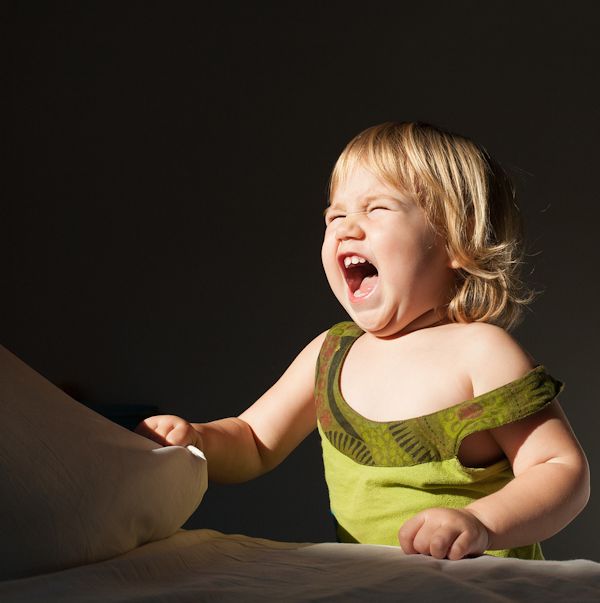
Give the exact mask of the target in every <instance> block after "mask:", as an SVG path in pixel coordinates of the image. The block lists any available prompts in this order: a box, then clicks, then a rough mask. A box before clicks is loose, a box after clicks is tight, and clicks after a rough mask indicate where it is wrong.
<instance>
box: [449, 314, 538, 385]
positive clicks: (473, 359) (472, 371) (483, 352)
mask: <svg viewBox="0 0 600 603" xmlns="http://www.w3.org/2000/svg"><path fill="white" fill-rule="evenodd" d="M457 337H458V339H459V340H460V342H459V343H460V346H461V350H462V353H461V357H462V358H463V360H464V363H465V370H466V372H467V373H468V375H469V377H470V379H471V383H472V385H473V395H474V396H478V395H480V394H483V393H486V392H488V391H490V390H493V389H496V388H498V387H501V386H502V385H505V384H507V383H510V382H511V381H514V380H515V379H519V378H520V377H522V376H523V375H525V374H526V373H528V372H529V371H530V370H531V369H532V368H533V367H534V366H535V361H534V360H533V358H532V357H531V356H530V355H529V354H528V353H527V351H526V350H524V349H523V347H522V346H521V345H520V344H519V342H518V341H517V340H516V339H515V338H514V337H513V336H512V335H511V334H510V333H508V332H507V331H505V330H504V329H503V328H501V327H498V326H496V325H492V324H488V323H484V322H474V323H469V324H463V325H460V328H459V329H457Z"/></svg>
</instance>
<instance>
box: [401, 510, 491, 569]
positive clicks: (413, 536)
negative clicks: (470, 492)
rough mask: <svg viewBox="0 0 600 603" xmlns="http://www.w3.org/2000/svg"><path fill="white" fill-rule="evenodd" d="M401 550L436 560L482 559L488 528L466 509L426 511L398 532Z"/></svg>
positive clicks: (487, 543)
mask: <svg viewBox="0 0 600 603" xmlns="http://www.w3.org/2000/svg"><path fill="white" fill-rule="evenodd" d="M398 540H399V541H400V546H401V547H402V550H403V551H404V552H405V553H406V554H408V555H411V554H414V553H422V554H424V555H431V556H432V557H435V558H436V559H444V558H446V557H447V558H448V559H462V558H463V557H465V556H467V555H481V554H482V553H483V552H484V551H485V550H486V549H487V548H488V547H489V543H490V535H489V533H488V530H487V528H486V527H485V526H484V525H483V523H481V521H479V519H477V517H475V515H473V513H471V512H470V511H467V510H466V509H446V508H433V509H426V510H425V511H421V513H417V515H415V516H414V517H411V518H410V519H409V520H408V521H407V522H406V523H405V524H404V525H403V526H402V527H401V528H400V531H399V532H398Z"/></svg>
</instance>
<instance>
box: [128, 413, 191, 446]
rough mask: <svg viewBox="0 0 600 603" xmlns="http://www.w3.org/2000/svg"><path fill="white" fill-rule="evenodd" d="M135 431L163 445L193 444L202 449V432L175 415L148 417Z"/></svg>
mask: <svg viewBox="0 0 600 603" xmlns="http://www.w3.org/2000/svg"><path fill="white" fill-rule="evenodd" d="M134 431H135V432H136V433H139V434H140V435H142V436H144V437H146V438H149V439H151V440H153V441H155V442H157V443H158V444H162V445H163V446H188V445H189V444H191V445H192V446H196V447H197V448H200V450H202V442H201V438H200V434H199V433H198V432H197V431H196V430H195V429H194V428H193V427H192V425H191V424H190V423H188V422H187V421H186V420H185V419H182V418H181V417H176V416H175V415H157V416H155V417H148V418H147V419H144V420H143V421H142V422H141V423H140V424H139V425H138V426H137V427H136V428H135V429H134Z"/></svg>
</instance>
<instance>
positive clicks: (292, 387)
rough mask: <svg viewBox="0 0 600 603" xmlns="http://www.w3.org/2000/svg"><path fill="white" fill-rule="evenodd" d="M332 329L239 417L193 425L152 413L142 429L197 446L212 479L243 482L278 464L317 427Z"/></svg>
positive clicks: (169, 440) (159, 437)
mask: <svg viewBox="0 0 600 603" xmlns="http://www.w3.org/2000/svg"><path fill="white" fill-rule="evenodd" d="M325 335H326V333H322V334H321V335H319V336H318V337H316V338H315V339H313V341H311V342H310V343H309V344H308V345H307V346H306V347H305V348H304V349H303V350H302V351H301V352H300V354H299V355H298V356H297V357H296V359H295V360H294V361H293V362H292V364H291V365H290V366H289V367H288V369H287V370H286V371H285V373H284V374H283V375H282V376H281V378H280V379H279V380H278V381H277V382H276V383H275V385H273V386H272V387H271V388H270V389H269V390H268V391H267V392H266V393H264V394H263V395H262V396H261V397H260V398H259V399H258V400H257V401H256V402H255V403H254V404H253V405H252V406H251V407H250V408H248V409H247V410H246V411H244V412H243V413H242V414H241V415H240V416H239V417H230V418H226V419H220V420H218V421H212V422H210V423H188V422H187V421H184V420H183V419H180V418H179V417H172V416H162V417H150V418H149V419H146V420H145V421H144V422H143V423H141V424H140V425H139V426H138V427H137V428H136V431H137V432H138V433H140V434H141V435H144V436H146V437H149V438H151V439H154V440H156V441H158V442H160V443H163V444H172V445H173V444H175V445H186V444H194V445H196V446H197V447H198V448H200V449H201V450H202V451H203V452H204V454H205V456H206V459H207V461H208V474H209V478H210V479H211V480H213V481H216V482H222V483H233V482H243V481H247V480H250V479H252V478H254V477H258V476H259V475H261V474H262V473H265V472H267V471H269V470H271V469H273V468H274V467H275V466H277V465H278V464H279V463H280V462H281V461H283V459H285V457H286V456H288V454H290V452H291V451H292V450H293V449H294V448H295V447H296V446H297V445H298V444H299V443H300V442H301V441H302V440H303V439H304V438H305V437H306V436H307V435H308V434H309V433H310V432H311V431H312V430H313V429H315V427H316V416H315V408H314V384H315V366H316V362H317V358H318V355H319V350H320V349H321V345H322V343H323V340H324V339H325Z"/></svg>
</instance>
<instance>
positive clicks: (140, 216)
mask: <svg viewBox="0 0 600 603" xmlns="http://www.w3.org/2000/svg"><path fill="white" fill-rule="evenodd" d="M594 6H595V3H593V2H569V3H560V4H558V3H557V4H555V5H553V4H550V3H542V2H528V3H523V2H485V3H484V2H452V3H445V2H425V3H421V4H419V6H418V7H417V6H415V4H414V3H408V2H368V3H361V4H360V5H355V6H354V5H351V4H349V3H347V2H326V3H320V2H319V3H317V2H302V3H299V2H298V3H265V2H260V3H258V2H257V3H241V2H240V3H217V2H206V3H183V2H166V1H165V2H123V3H107V2H99V1H98V2H73V3H61V2H50V3H37V2H36V3H26V2H21V3H5V4H3V8H2V17H3V21H4V24H5V25H6V26H7V27H6V30H7V33H6V36H7V37H5V40H7V41H8V43H9V45H10V50H9V55H8V56H9V59H10V65H9V72H8V78H9V81H8V86H7V87H6V88H5V91H4V92H3V94H5V95H6V97H5V99H4V100H5V102H6V101H7V107H6V110H5V111H4V114H5V117H6V118H7V119H6V124H5V132H6V135H4V136H3V137H2V138H3V139H4V141H5V142H6V143H8V144H6V147H5V148H6V151H7V155H6V157H5V160H4V161H3V165H4V167H5V175H4V176H3V178H2V185H3V188H4V194H3V199H2V205H1V211H2V213H1V216H0V224H1V226H0V228H1V231H0V235H1V241H2V249H1V258H2V297H1V299H2V302H1V303H2V307H1V312H0V332H1V334H2V339H3V343H4V345H6V346H7V347H8V348H9V349H11V350H12V351H14V352H15V353H16V354H18V355H19V356H20V357H22V358H23V359H24V360H25V361H26V362H28V363H29V364H31V365H32V366H33V367H34V368H36V369H37V370H39V371H40V372H41V373H42V374H44V375H45V376H47V377H48V378H49V379H50V380H52V381H53V382H55V383H57V384H60V385H63V386H65V387H66V388H67V389H68V390H69V391H71V392H73V393H74V394H75V395H76V397H78V398H79V399H80V400H82V401H85V402H86V403H88V404H99V403H104V404H122V403H138V404H155V405H158V406H159V408H160V411H161V412H164V413H173V414H179V415H182V416H184V417H186V418H188V419H189V420H193V421H205V420H212V419H216V418H220V417H224V416H230V415H236V414H239V413H240V412H241V411H242V410H243V409H244V408H246V406H248V405H249V404H250V403H251V402H253V401H254V400H255V399H256V398H257V397H258V396H259V395H260V394H262V392H263V391H264V390H266V389H267V388H268V387H269V386H270V385H271V384H272V383H273V382H274V381H275V380H276V379H277V378H278V376H279V375H280V374H281V373H282V371H283V370H284V369H285V368H286V366H287V365H288V364H289V362H291V360H292V359H293V358H294V356H295V355H296V354H297V353H298V351H299V350H300V349H301V348H302V347H303V346H304V345H305V344H306V343H307V342H308V341H309V340H310V339H312V338H313V337H314V336H315V335H316V334H318V333H319V332H321V331H322V330H324V329H325V328H327V327H328V326H329V325H331V324H332V323H333V322H335V321H337V320H340V319H344V318H345V315H344V312H343V310H342V309H341V308H340V307H338V305H337V302H336V300H335V299H334V298H333V295H332V294H331V293H330V292H329V290H328V285H327V283H326V280H325V277H324V275H323V273H322V270H321V265H320V255H319V253H320V241H321V237H322V232H323V225H322V216H321V213H322V209H323V206H324V204H325V200H326V185H327V178H328V176H329V172H330V170H331V168H332V166H333V163H334V162H335V159H336V157H337V155H338V154H339V152H340V151H341V150H342V148H343V146H344V145H345V143H346V142H347V141H348V140H349V139H350V138H351V137H352V136H353V135H355V134H356V133H358V132H359V131H360V130H362V129H364V128H365V127H367V126H370V125H373V124H376V123H380V122H382V121H388V120H423V121H430V122H432V123H435V124H438V125H441V126H445V127H447V128H450V129H452V130H455V131H458V132H461V133H464V134H466V135H468V136H471V137H473V138H474V139H475V140H476V141H478V142H480V143H481V144H483V145H484V146H486V147H487V148H488V150H489V151H490V152H491V153H492V154H493V155H495V156H496V157H497V158H498V159H499V160H500V161H501V162H502V163H503V164H504V166H505V167H506V168H507V169H508V170H509V171H510V172H511V174H512V175H513V177H514V178H515V180H516V182H517V186H518V189H519V193H520V200H521V204H522V207H523V212H524V215H525V217H526V223H527V231H528V235H529V240H530V258H529V260H530V264H529V267H528V271H530V272H531V274H530V281H531V282H532V283H533V284H534V286H535V287H536V288H537V289H538V290H544V293H543V295H541V296H540V297H539V299H538V300H537V302H536V303H535V305H534V306H533V307H532V311H531V312H528V314H527V318H526V320H525V323H524V324H523V326H522V327H520V328H519V329H518V330H517V331H516V336H517V338H518V339H519V340H520V341H521V342H522V344H523V345H524V347H525V348H526V349H528V350H529V351H530V352H531V353H532V354H533V355H534V356H535V357H536V358H537V360H538V361H540V362H543V363H544V364H546V366H547V367H548V368H549V369H550V371H551V372H552V373H553V374H555V376H557V377H559V378H560V379H562V380H564V381H565V382H566V383H567V388H566V390H565V392H564V394H563V395H562V397H561V400H562V403H563V407H564V408H565V410H566V412H567V413H568V416H569V418H570V420H571V422H572V425H573V427H574V429H575V431H576V433H577V434H578V437H579V439H580V441H581V443H582V445H583V446H584V448H585V449H586V451H587V453H588V456H589V460H590V463H591V465H592V471H593V470H594V467H595V466H596V463H597V462H598V461H600V458H599V457H600V445H599V443H598V435H597V433H598V428H597V422H598V417H599V415H600V412H599V410H598V394H597V387H596V383H595V381H594V379H595V377H596V376H597V373H598V370H597V361H598V357H599V354H598V352H599V349H598V347H599V346H598V332H599V329H598V327H599V325H598V322H599V321H598V312H597V303H598V298H599V290H598V281H597V276H598V270H597V264H598V259H599V254H598V250H597V232H598V226H597V224H598V219H599V218H600V210H599V204H598V194H597V178H598V167H597V164H598V160H599V155H598V151H597V140H598V125H599V124H598V106H599V97H598V96H599V95H598V84H597V80H598V74H597V69H598V58H599V53H598V46H599V42H598V35H597V31H598V20H597V18H596V15H595V14H594ZM99 454H101V451H99ZM598 511H599V506H598V501H597V499H596V498H595V496H594V495H592V498H591V501H590V503H589V506H588V508H587V509H586V511H585V512H584V513H583V514H582V515H581V516H580V517H579V518H578V519H577V520H576V521H575V522H574V523H573V524H571V526H569V527H568V528H567V529H566V530H564V531H563V532H562V533H560V534H559V535H557V536H556V537H554V538H553V539H551V540H550V541H549V542H547V543H546V545H545V551H546V555H547V557H549V558H559V559H561V558H562V559H566V558H573V557H587V558H591V559H595V560H597V561H600V547H599V545H598V544H597V541H596V539H595V538H594V537H590V535H593V534H595V533H596V532H597V528H598V523H599V520H598ZM188 527H210V528H214V529H218V530H222V531H225V532H242V533H246V534H250V535H254V536H264V537H269V538H276V539H282V540H300V541H302V540H304V541H321V540H331V539H332V538H333V531H332V527H331V523H330V517H329V515H328V511H327V493H326V489H325V485H324V483H323V477H322V466H321V461H320V447H319V443H318V440H317V438H316V436H314V435H313V436H311V437H310V438H308V440H307V441H306V442H304V443H303V444H302V445H301V446H300V448H299V449H298V450H297V451H296V452H294V453H293V454H292V455H291V457H290V458H289V459H288V460H287V461H286V462H285V463H284V464H283V465H282V466H280V467H279V468H278V469H276V470H275V471H274V472H273V473H271V474H269V475H267V476H264V477H262V478H260V479H258V480H256V481H254V482H251V483H248V484H244V485H240V486H227V487H225V486H221V487H218V486H213V487H211V489H210V490H209V492H208V494H207V496H206V498H205V501H204V503H203V504H202V506H201V507H200V509H199V510H198V511H197V513H196V514H195V516H194V517H193V518H192V520H191V521H190V522H189V524H188Z"/></svg>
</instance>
